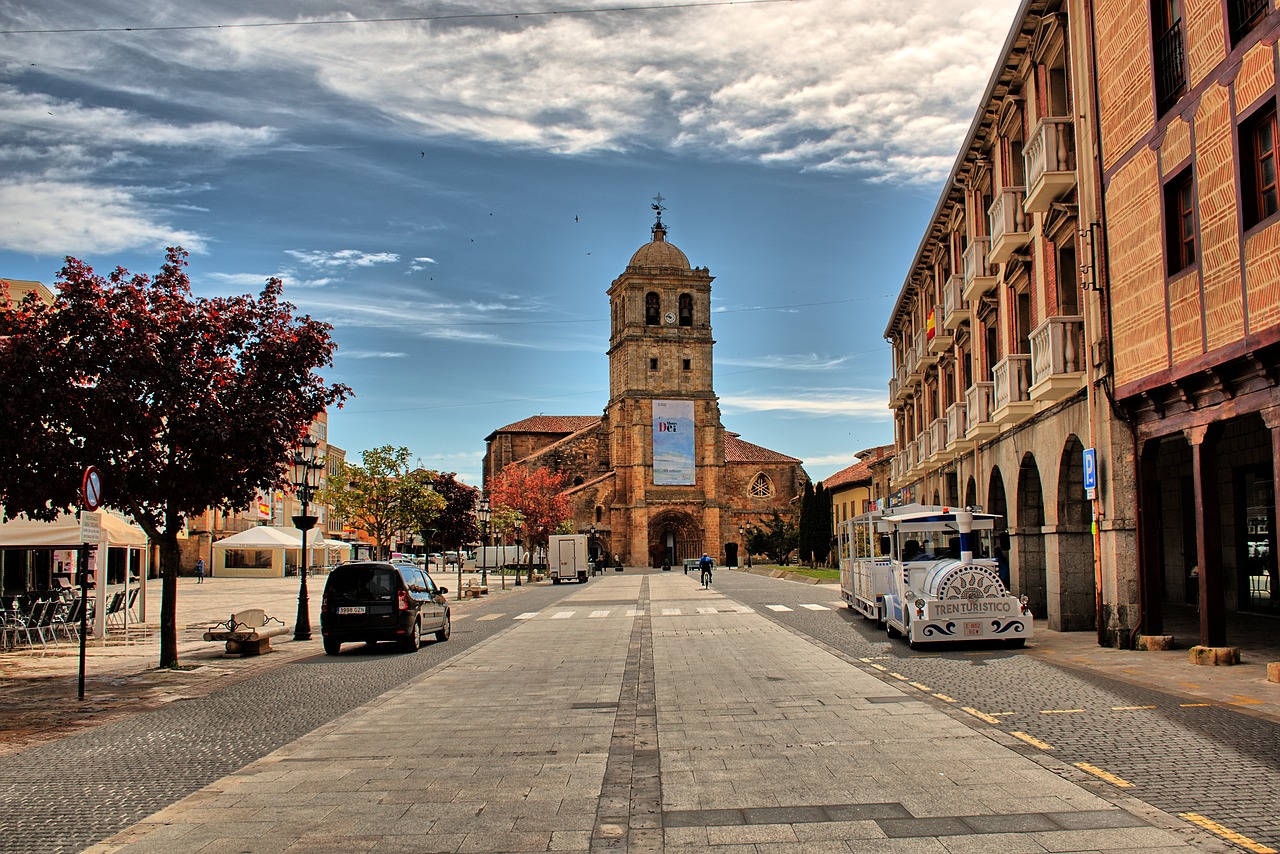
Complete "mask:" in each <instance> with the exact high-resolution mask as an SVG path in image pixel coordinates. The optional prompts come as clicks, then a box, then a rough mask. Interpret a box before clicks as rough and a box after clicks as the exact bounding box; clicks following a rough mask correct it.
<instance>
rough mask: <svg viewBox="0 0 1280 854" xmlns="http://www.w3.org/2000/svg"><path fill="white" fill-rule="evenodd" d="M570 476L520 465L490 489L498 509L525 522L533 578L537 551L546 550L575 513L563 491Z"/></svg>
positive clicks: (506, 470) (509, 469) (513, 466)
mask: <svg viewBox="0 0 1280 854" xmlns="http://www.w3.org/2000/svg"><path fill="white" fill-rule="evenodd" d="M567 479H568V475H566V474H564V473H562V472H552V471H551V470H549V469H545V468H536V469H533V470H532V471H530V470H529V469H527V468H525V467H524V466H522V465H520V464H519V463H512V464H511V465H509V466H507V467H506V468H504V469H503V470H502V473H501V474H499V475H498V476H497V477H496V478H494V479H493V483H491V484H490V486H489V495H490V500H491V501H492V502H493V506H494V508H495V509H497V508H503V507H505V508H508V509H511V510H514V511H515V512H517V513H519V514H520V516H521V517H522V519H523V520H524V521H523V529H522V532H521V536H522V538H523V539H524V541H525V543H526V544H527V545H528V547H529V575H530V577H532V575H533V552H534V550H536V549H537V548H538V547H539V546H543V547H545V546H546V544H547V537H548V535H549V534H550V533H551V532H552V531H554V530H555V529H556V528H557V527H558V526H559V524H560V523H561V522H562V521H564V520H565V519H568V518H569V516H570V514H571V512H572V511H571V508H570V507H569V499H568V498H567V497H566V496H565V495H564V494H563V493H562V492H561V491H560V490H561V489H562V488H563V486H564V482H565V481H566V480H567Z"/></svg>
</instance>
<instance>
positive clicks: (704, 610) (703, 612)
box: [698, 608, 720, 614]
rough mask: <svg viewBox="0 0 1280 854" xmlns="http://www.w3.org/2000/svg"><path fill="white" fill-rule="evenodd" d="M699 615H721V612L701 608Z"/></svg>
mask: <svg viewBox="0 0 1280 854" xmlns="http://www.w3.org/2000/svg"><path fill="white" fill-rule="evenodd" d="M698 613H699V614H719V613H720V611H719V609H717V608H699V609H698Z"/></svg>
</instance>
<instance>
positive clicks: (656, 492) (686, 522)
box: [484, 200, 808, 567]
mask: <svg viewBox="0 0 1280 854" xmlns="http://www.w3.org/2000/svg"><path fill="white" fill-rule="evenodd" d="M660 201H661V200H659V204H657V205H654V206H653V207H654V210H655V211H656V212H657V221H656V222H655V223H654V225H653V227H652V232H653V240H651V241H650V242H648V243H646V244H645V245H643V246H641V247H640V248H639V249H638V250H636V253H635V254H634V255H632V256H631V261H630V262H629V263H628V264H627V268H626V270H624V271H623V273H622V275H621V276H619V277H618V278H617V279H615V280H614V281H613V284H612V285H610V286H609V291H608V295H609V313H610V319H611V323H610V335H609V351H608V355H609V404H608V406H607V407H605V410H604V414H603V415H601V416H594V415H581V416H579V415H535V416H533V417H531V418H526V419H524V420H522V421H517V422H515V423H514V424H509V425H507V426H506V427H501V428H499V429H497V430H494V431H493V432H492V433H490V434H489V435H488V436H487V437H486V438H485V444H486V448H485V459H484V480H485V484H486V486H487V485H488V484H489V482H490V480H491V479H492V478H494V477H496V476H497V475H498V473H500V472H501V471H502V469H503V468H505V467H506V466H508V465H510V464H512V463H519V464H521V465H524V466H528V467H529V468H539V467H545V468H548V469H551V470H553V471H557V472H563V473H566V474H567V475H568V478H569V479H568V481H567V485H566V488H565V494H566V495H568V497H569V499H570V501H571V505H572V507H573V524H574V528H575V530H577V531H579V532H583V533H589V534H592V535H591V544H592V545H591V548H592V552H593V554H597V553H598V554H600V555H603V556H604V557H605V558H606V559H609V560H612V559H613V558H614V557H618V558H620V559H621V560H622V561H623V562H624V563H627V564H630V565H641V564H647V565H649V566H661V565H662V563H663V561H664V560H667V561H670V562H671V564H672V565H673V566H677V567H678V566H679V565H680V562H681V561H682V560H684V559H685V558H694V557H699V556H700V555H702V553H703V552H706V553H707V554H709V555H711V556H712V557H713V558H715V559H716V560H717V561H718V562H719V563H721V564H724V565H729V566H735V565H737V564H738V562H739V559H740V557H743V555H742V551H743V548H742V542H743V536H744V534H745V532H746V531H747V530H749V529H750V528H751V527H753V526H755V527H760V526H762V525H763V523H764V522H765V521H766V520H768V519H769V518H771V517H772V515H773V513H774V512H775V511H777V512H779V513H781V514H783V515H784V516H785V515H787V514H788V513H793V512H796V513H798V510H799V501H798V500H797V499H798V497H799V496H800V494H801V493H802V492H803V489H804V483H805V481H806V480H808V476H807V475H806V474H805V471H804V469H803V468H802V466H801V461H800V460H798V459H796V458H795V457H790V456H787V455H786V454H781V453H778V452H777V451H771V450H769V449H768V448H762V447H760V446H759V445H753V444H751V443H750V442H746V441H744V440H743V439H741V438H740V437H739V436H738V434H737V433H732V432H730V431H728V430H726V429H725V428H724V425H723V424H722V423H721V422H720V406H719V402H718V398H717V397H716V393H715V390H714V389H713V388H712V371H711V354H712V347H713V345H714V344H715V341H713V340H712V338H711V282H712V278H713V277H712V276H711V274H710V273H709V272H708V271H707V268H706V267H691V266H690V265H689V259H688V258H687V257H686V256H685V254H684V253H683V252H681V251H680V250H679V249H678V248H676V246H675V244H673V243H669V242H667V227H666V225H664V224H663V222H662V210H663V209H662V207H661V205H660ZM592 532H594V533H592Z"/></svg>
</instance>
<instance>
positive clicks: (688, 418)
mask: <svg viewBox="0 0 1280 854" xmlns="http://www.w3.org/2000/svg"><path fill="white" fill-rule="evenodd" d="M662 201H663V199H662V196H661V194H659V195H658V196H656V197H655V199H654V204H653V205H652V209H653V212H654V215H655V216H654V220H655V221H654V224H653V226H652V227H651V229H650V231H651V232H652V235H653V239H652V240H651V241H650V242H648V243H646V244H645V245H643V246H641V247H640V248H639V249H638V250H636V252H635V254H634V255H632V256H631V260H630V262H629V263H628V264H627V267H626V269H625V270H624V271H623V273H622V275H621V276H619V277H618V278H616V279H614V281H613V283H612V284H611V285H610V286H609V291H608V294H609V312H610V313H609V316H610V335H609V353H608V355H609V404H608V407H607V409H606V411H605V413H606V417H607V419H608V423H609V425H610V431H611V436H610V449H611V453H612V459H613V464H614V471H615V473H616V477H617V489H616V492H615V505H614V508H613V513H614V516H615V518H614V520H613V526H612V529H613V530H614V531H619V532H622V531H625V532H627V533H626V539H627V542H625V543H620V542H615V543H614V546H613V548H614V550H615V551H624V557H625V558H626V559H627V560H630V561H634V562H637V563H641V562H643V563H651V562H655V561H656V562H661V560H662V559H663V558H667V559H670V560H672V561H673V562H674V561H676V560H679V559H683V558H684V557H686V556H689V554H690V553H691V552H692V551H696V552H697V553H698V554H701V553H702V552H703V551H706V552H708V553H709V554H713V555H714V554H718V553H719V552H720V546H721V538H722V537H721V530H720V528H721V494H722V489H723V481H724V471H725V445H724V427H723V425H722V424H721V423H720V406H719V402H718V399H717V398H716V395H715V390H714V388H713V387H712V347H713V345H714V344H715V341H714V340H713V339H712V337H711V282H712V276H711V275H710V273H709V272H708V271H707V269H706V268H705V267H691V266H690V264H689V259H688V258H687V257H686V256H685V254H684V253H683V252H681V251H680V249H679V248H677V247H676V246H675V244H672V243H669V242H668V241H667V225H666V224H665V223H664V222H663V221H662V214H663V211H664V210H665V208H664V207H663V205H662ZM695 556H696V555H695Z"/></svg>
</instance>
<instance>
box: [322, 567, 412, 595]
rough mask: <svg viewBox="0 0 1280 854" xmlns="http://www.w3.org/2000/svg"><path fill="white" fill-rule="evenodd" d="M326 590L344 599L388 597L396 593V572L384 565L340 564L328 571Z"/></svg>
mask: <svg viewBox="0 0 1280 854" xmlns="http://www.w3.org/2000/svg"><path fill="white" fill-rule="evenodd" d="M327 590H328V592H329V594H330V595H332V596H340V597H342V598H344V599H390V598H391V597H393V596H395V594H396V572H395V570H393V569H391V568H389V567H385V566H369V565H365V566H360V565H356V566H340V567H338V568H337V569H335V570H334V571H333V572H332V573H330V575H329V582H328V586H327Z"/></svg>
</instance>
